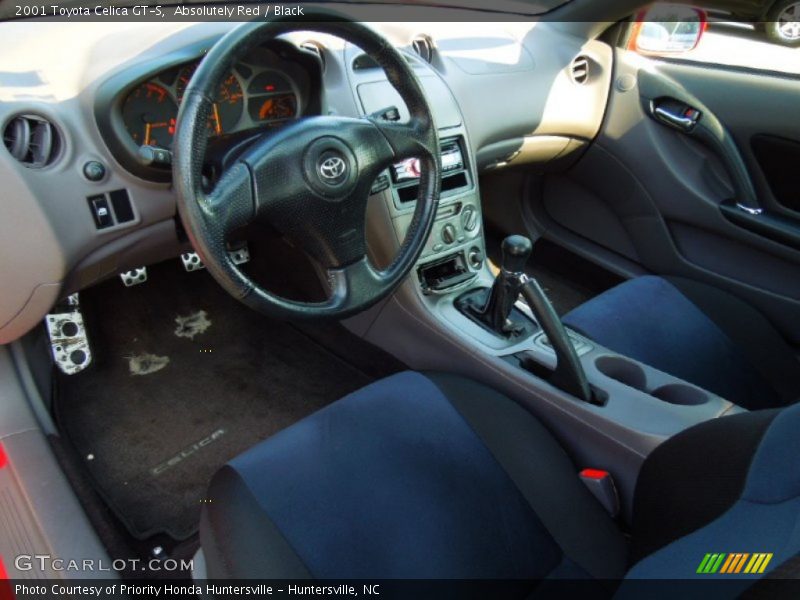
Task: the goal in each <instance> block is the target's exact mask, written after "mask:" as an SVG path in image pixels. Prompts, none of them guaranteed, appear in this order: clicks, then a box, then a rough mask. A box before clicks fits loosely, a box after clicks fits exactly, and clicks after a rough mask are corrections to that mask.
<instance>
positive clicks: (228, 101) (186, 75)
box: [175, 65, 244, 135]
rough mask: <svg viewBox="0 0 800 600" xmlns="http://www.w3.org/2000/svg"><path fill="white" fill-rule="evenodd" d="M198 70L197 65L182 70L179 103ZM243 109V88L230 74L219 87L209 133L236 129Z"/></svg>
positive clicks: (179, 81) (216, 133)
mask: <svg viewBox="0 0 800 600" xmlns="http://www.w3.org/2000/svg"><path fill="white" fill-rule="evenodd" d="M196 69H197V65H191V66H188V67H184V68H183V69H181V72H180V74H179V75H178V81H177V83H176V84H175V93H176V95H177V96H178V101H179V102H180V101H181V100H182V99H183V94H184V93H185V92H186V86H188V85H189V81H190V80H191V78H192V75H194V72H195V70H196ZM243 109H244V92H242V86H241V85H240V84H239V80H238V79H237V78H236V75H234V74H233V72H230V73H229V74H228V75H227V77H225V79H224V80H223V81H222V83H221V84H220V85H219V89H217V94H216V96H215V98H214V104H212V106H211V111H212V112H211V117H210V118H209V120H208V129H209V133H210V134H212V135H220V134H222V133H226V132H230V131H232V130H233V129H235V128H236V125H237V124H238V123H239V119H240V118H241V117H242V111H243Z"/></svg>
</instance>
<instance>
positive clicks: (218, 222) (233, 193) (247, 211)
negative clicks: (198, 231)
mask: <svg viewBox="0 0 800 600" xmlns="http://www.w3.org/2000/svg"><path fill="white" fill-rule="evenodd" d="M201 202H202V207H203V213H204V215H205V217H206V219H205V220H206V222H207V223H208V225H209V227H210V228H213V229H215V230H217V231H218V233H219V234H220V235H221V236H223V237H225V236H227V235H228V234H230V233H231V232H232V231H234V230H236V229H240V228H242V227H244V226H245V225H248V224H249V223H250V222H251V221H252V220H253V218H254V216H255V201H254V198H253V181H252V177H251V176H250V170H249V169H248V168H247V165H245V164H244V163H241V162H239V163H236V164H235V165H233V166H232V167H231V168H229V169H228V170H227V171H226V172H225V173H224V174H223V175H222V177H221V178H220V179H219V181H218V182H217V185H216V186H215V187H214V189H213V190H212V191H211V193H209V194H208V195H206V196H205V197H204V198H203V199H202V200H201Z"/></svg>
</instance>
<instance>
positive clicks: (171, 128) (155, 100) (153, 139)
mask: <svg viewBox="0 0 800 600" xmlns="http://www.w3.org/2000/svg"><path fill="white" fill-rule="evenodd" d="M177 116H178V105H177V104H175V101H174V100H173V99H172V97H171V96H170V95H169V92H168V91H167V90H166V89H165V88H164V87H163V86H161V85H159V84H157V83H155V82H153V81H148V82H146V83H143V84H142V85H140V86H139V87H137V88H136V89H135V90H133V92H131V93H130V94H129V95H128V97H127V98H126V99H125V102H124V103H123V105H122V120H123V122H124V123H125V128H126V129H127V130H128V133H130V134H131V137H132V138H133V141H134V142H136V143H137V144H139V145H140V146H160V147H162V148H169V147H170V146H171V145H172V137H173V135H175V118H176V117H177Z"/></svg>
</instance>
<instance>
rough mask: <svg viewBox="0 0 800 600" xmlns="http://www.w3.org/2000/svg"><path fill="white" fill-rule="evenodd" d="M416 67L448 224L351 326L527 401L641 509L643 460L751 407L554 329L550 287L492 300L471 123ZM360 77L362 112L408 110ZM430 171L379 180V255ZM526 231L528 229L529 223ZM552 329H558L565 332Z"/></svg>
mask: <svg viewBox="0 0 800 600" xmlns="http://www.w3.org/2000/svg"><path fill="white" fill-rule="evenodd" d="M415 68H418V69H419V72H418V75H419V76H420V80H421V81H422V82H423V85H424V87H425V89H426V91H427V92H428V96H429V98H430V99H431V102H432V105H433V106H432V107H433V111H434V120H435V122H436V124H437V127H438V128H439V135H440V139H441V140H442V165H443V167H444V175H443V179H442V195H441V202H440V207H439V210H438V213H437V218H436V222H435V225H434V228H433V231H432V233H431V236H430V239H429V240H428V242H427V244H426V245H425V248H424V250H423V252H422V254H421V256H420V259H419V261H418V263H417V265H416V266H415V268H414V271H413V272H412V274H411V276H409V277H408V279H407V280H406V282H405V283H404V284H403V285H402V286H401V288H400V289H399V290H398V291H397V292H396V293H395V294H394V295H393V296H392V297H391V298H389V299H388V300H387V301H385V302H383V303H382V304H380V305H379V306H377V307H375V308H374V309H372V310H370V311H368V312H367V313H365V314H363V315H360V316H359V317H356V318H354V319H351V320H350V321H348V322H347V323H346V324H347V326H348V327H349V328H350V329H352V330H353V331H355V332H356V333H358V334H359V335H361V336H362V337H364V338H366V339H368V340H369V341H371V342H373V343H374V344H376V345H378V346H381V347H383V348H385V349H386V350H388V351H389V352H391V353H392V354H394V355H396V356H397V357H398V358H400V359H401V360H403V361H404V362H405V363H406V364H407V365H409V367H411V368H413V369H420V370H441V371H446V372H454V373H461V374H463V375H465V376H467V377H471V378H473V379H477V380H479V381H481V382H483V383H486V384H488V385H490V386H492V387H494V388H496V389H498V390H500V391H502V392H504V393H506V394H507V395H509V396H511V397H513V398H516V399H517V400H518V401H519V402H520V403H521V404H524V405H527V406H528V407H529V408H530V410H531V412H533V413H534V414H535V415H536V416H537V417H538V418H539V419H541V420H542V421H543V422H544V423H545V424H546V425H547V426H548V427H549V428H550V429H551V431H553V432H554V433H555V434H556V435H557V436H558V437H559V439H560V440H561V442H562V443H563V444H564V445H565V446H566V447H567V448H568V449H569V450H570V452H571V453H572V455H573V458H574V459H575V461H576V463H577V464H578V465H579V466H585V467H595V468H603V469H607V470H609V471H610V472H611V473H612V474H613V475H614V479H615V483H616V485H617V487H618V489H619V492H620V496H621V500H622V508H623V511H624V513H625V514H626V515H627V516H630V508H631V506H632V498H633V490H634V488H635V482H636V477H637V475H638V471H639V467H640V466H641V464H642V462H643V461H644V458H645V457H646V456H647V455H648V454H649V453H650V452H651V451H652V450H653V448H655V447H656V446H657V445H658V444H660V443H661V442H662V441H664V440H665V439H667V438H669V437H671V436H673V435H675V434H676V433H678V432H679V431H682V430H683V429H686V428H687V427H690V426H692V425H695V424H697V423H700V422H702V421H705V420H708V419H712V418H715V417H719V416H721V415H725V414H729V413H732V412H737V411H740V410H741V409H739V408H738V407H736V406H735V405H733V404H731V403H730V402H728V401H727V400H725V399H723V398H720V397H718V396H715V395H713V394H711V393H709V392H707V391H706V390H702V389H700V388H697V387H696V386H693V385H690V384H688V383H686V382H684V381H681V380H679V379H677V378H675V377H672V376H671V375H669V374H666V373H663V372H660V371H658V370H656V369H653V368H652V367H649V366H648V365H644V364H641V363H638V362H636V361H633V360H631V359H629V358H627V357H624V356H620V355H618V354H616V353H614V352H612V351H610V350H608V349H606V348H603V347H602V346H600V345H598V344H596V343H594V342H593V341H591V340H589V339H586V338H585V337H583V336H582V335H580V334H579V333H577V332H575V331H569V330H565V329H564V328H563V326H561V323H560V321H558V318H557V317H555V313H554V312H553V313H552V315H550V316H551V317H552V318H550V320H549V324H548V323H544V325H545V326H544V327H543V326H542V325H543V323H542V314H544V313H543V312H542V311H545V312H547V311H548V307H549V302H548V301H547V300H546V296H545V294H544V293H543V292H542V293H541V294H535V295H533V296H531V297H530V298H529V301H530V302H531V303H532V304H534V305H535V304H538V307H536V306H535V308H537V310H536V314H537V315H538V316H539V318H538V319H537V317H536V316H535V315H534V311H532V310H531V308H530V306H529V305H528V304H527V303H525V302H523V301H521V300H518V293H519V291H520V289H521V288H517V290H516V291H514V290H513V286H512V288H509V289H512V291H511V292H509V295H510V301H508V299H507V298H505V299H504V298H502V297H500V298H501V300H500V304H505V306H503V307H502V310H500V309H498V308H497V306H489V305H490V304H491V301H492V300H491V299H492V295H493V294H496V293H498V291H497V289H496V288H497V287H498V281H497V280H496V278H495V275H494V274H493V272H492V270H490V267H489V263H488V260H487V259H486V247H485V242H484V235H483V233H484V232H483V219H482V215H481V203H480V192H479V187H478V177H477V169H476V165H475V161H474V157H473V152H472V149H471V146H470V143H469V136H468V132H467V130H466V127H465V125H464V123H463V118H462V115H461V112H460V110H459V108H458V105H457V104H456V102H455V100H454V99H453V96H452V94H451V93H450V90H449V89H448V88H447V86H446V85H445V84H444V82H443V81H442V80H441V79H440V78H439V77H438V76H437V75H436V74H435V73H433V72H429V71H430V70H429V69H427V68H426V67H423V66H417V67H415ZM352 75H353V82H352V84H353V89H354V93H355V95H356V97H357V98H358V100H359V102H360V104H361V107H360V109H361V111H362V114H374V113H376V112H377V111H380V110H382V109H385V108H386V107H389V106H397V107H398V108H399V113H400V114H401V116H402V115H403V111H404V107H403V106H401V105H400V104H398V102H399V99H398V97H397V96H396V95H393V90H392V88H391V86H390V85H389V84H388V83H387V82H386V81H385V79H383V77H382V75H381V74H380V73H363V72H357V71H354V72H353V74H352ZM405 114H406V115H407V113H405ZM418 177H419V165H418V163H417V162H416V161H414V160H407V161H403V162H400V163H398V164H396V165H394V166H393V167H392V168H391V169H390V170H389V171H388V172H387V173H385V174H384V175H383V176H382V177H381V178H379V180H378V181H377V182H376V185H375V187H374V188H373V191H374V195H373V197H372V199H371V206H370V211H371V213H372V214H371V217H370V229H371V231H372V233H373V235H372V240H371V242H370V250H371V254H372V259H373V261H374V262H376V263H377V264H379V265H380V264H382V263H386V262H388V261H390V260H391V258H392V257H393V256H394V254H395V253H396V251H397V249H398V248H399V246H400V244H401V243H402V240H403V238H404V236H405V234H406V231H407V229H408V226H409V224H410V223H411V219H412V216H413V212H414V204H415V198H416V193H417V187H416V186H417V185H418V183H417V182H418ZM519 229H520V232H522V231H524V230H525V229H526V227H525V226H524V225H523V224H520V228H519ZM501 287H502V286H501ZM537 287H538V286H537ZM493 288H495V289H494V290H493ZM540 291H541V290H540ZM527 296H528V294H526V297H527ZM493 301H495V302H497V297H495V298H494V300H493ZM549 309H552V307H549ZM498 311H499V312H498ZM493 313H495V314H493ZM498 314H500V315H501V317H498V316H497V315H498ZM506 318H508V319H509V321H510V323H505V320H506ZM553 319H555V321H558V322H557V323H555V322H554V321H553ZM547 320H548V319H547V318H546V319H545V321H547ZM501 321H502V322H501ZM547 331H550V332H557V333H555V334H553V337H554V338H555V340H553V341H551V339H550V338H549V337H548V335H547ZM559 332H560V333H559ZM554 346H555V348H554ZM564 357H567V358H566V359H565V358H564ZM559 360H562V361H563V360H567V361H569V362H571V365H570V368H569V369H567V370H566V371H565V370H564V368H563V366H562V368H561V369H559ZM559 370H560V371H561V373H559Z"/></svg>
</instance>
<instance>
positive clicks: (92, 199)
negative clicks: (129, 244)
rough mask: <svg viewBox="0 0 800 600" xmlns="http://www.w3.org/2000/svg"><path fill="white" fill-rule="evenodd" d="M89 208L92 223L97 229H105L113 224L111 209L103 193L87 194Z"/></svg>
mask: <svg viewBox="0 0 800 600" xmlns="http://www.w3.org/2000/svg"><path fill="white" fill-rule="evenodd" d="M88 200H89V208H91V209H92V217H93V218H94V224H95V225H96V226H97V228H98V229H105V228H106V227H111V226H112V225H113V224H114V219H113V217H112V216H111V209H110V208H109V206H108V200H107V199H106V197H105V195H100V196H89V198H88Z"/></svg>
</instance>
